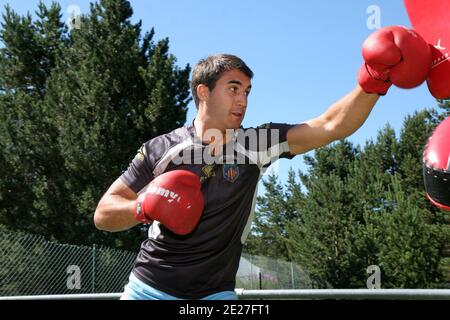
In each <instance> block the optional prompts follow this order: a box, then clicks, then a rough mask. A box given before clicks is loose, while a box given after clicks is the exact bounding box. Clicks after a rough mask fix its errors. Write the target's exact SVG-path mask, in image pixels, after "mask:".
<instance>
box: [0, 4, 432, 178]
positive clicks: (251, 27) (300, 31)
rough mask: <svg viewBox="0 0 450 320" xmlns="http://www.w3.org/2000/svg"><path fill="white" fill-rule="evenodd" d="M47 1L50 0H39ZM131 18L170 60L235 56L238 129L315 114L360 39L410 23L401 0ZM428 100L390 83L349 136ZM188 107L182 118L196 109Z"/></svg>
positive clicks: (340, 85)
mask: <svg viewBox="0 0 450 320" xmlns="http://www.w3.org/2000/svg"><path fill="white" fill-rule="evenodd" d="M38 2H39V1H38V0H26V1H12V0H0V8H1V12H4V6H5V4H7V3H9V4H10V6H11V7H12V8H13V9H14V10H15V11H17V12H18V13H21V14H24V13H26V12H27V11H30V12H31V13H33V12H34V11H35V10H36V8H37V4H38ZM44 2H45V3H46V4H50V3H51V1H47V0H45V1H44ZM57 2H59V3H60V5H61V8H62V11H63V13H64V16H63V19H64V20H66V19H68V17H69V15H70V13H71V12H72V11H73V10H74V9H75V10H77V11H79V12H81V13H82V14H86V13H88V12H89V3H90V2H91V1H85V0H67V1H66V0H61V1H57ZM130 2H131V6H132V8H133V12H134V14H133V18H132V21H134V22H137V21H139V20H142V30H143V33H144V32H146V31H149V30H150V29H151V28H152V27H154V28H155V39H156V40H158V39H162V38H166V37H168V38H169V40H170V52H171V53H172V54H174V55H175V56H176V57H177V65H179V66H180V67H184V66H185V65H186V64H188V63H189V64H190V65H191V66H194V65H195V64H196V63H197V61H198V60H200V59H201V58H205V57H207V56H208V55H210V54H215V53H232V54H235V55H238V56H239V57H241V58H242V59H243V60H244V61H245V62H246V63H247V65H249V67H250V68H251V69H252V70H253V72H254V73H255V76H254V78H253V80H252V84H253V86H252V92H251V95H250V97H249V102H248V108H247V113H246V117H245V119H244V122H243V126H244V127H250V126H257V125H260V124H263V123H266V122H284V123H291V124H297V123H301V122H304V121H306V120H309V119H312V118H315V117H317V116H320V115H321V114H322V113H323V112H325V111H326V110H327V108H328V107H330V106H331V104H333V103H334V102H336V101H337V100H339V99H340V98H341V97H343V96H344V95H345V94H347V93H348V92H350V91H351V90H352V89H353V88H354V87H355V86H356V84H357V82H356V74H357V71H358V69H359V67H360V65H361V64H362V62H363V60H362V55H361V45H362V43H363V42H364V40H365V39H366V38H367V37H368V36H369V35H370V34H371V33H372V32H374V31H376V28H379V27H385V26H389V25H405V26H408V27H410V26H411V24H410V22H409V21H408V17H407V14H406V11H405V8H404V6H403V1H402V0H370V1H368V0H342V1H336V0H316V1H304V0H300V1H294V0H277V1H274V0H272V1H263V0H259V1H257V0H228V1H207V0H190V1H182V0H132V1H130ZM435 106H436V101H435V99H434V98H433V97H432V96H431V95H430V94H429V92H428V89H427V86H426V84H422V85H421V86H419V87H417V88H415V89H411V90H404V89H399V88H396V87H392V88H391V89H390V90H389V92H388V94H387V95H386V96H384V97H381V99H380V100H379V102H378V103H377V105H376V106H375V108H374V109H373V111H372V113H371V114H370V116H369V118H368V119H367V121H366V122H365V123H364V124H363V126H362V127H361V128H360V129H359V130H358V131H357V132H356V133H354V134H353V135H352V136H350V137H348V140H350V141H352V142H353V143H355V144H359V145H364V143H365V141H367V140H368V139H375V138H376V135H377V132H378V130H380V129H382V128H383V127H384V126H385V125H386V124H387V123H390V125H391V126H392V127H393V128H394V129H395V131H396V133H397V134H398V133H399V132H400V129H401V127H402V123H403V120H404V118H405V117H406V116H407V115H408V114H412V113H414V111H416V110H422V109H424V108H431V107H435ZM195 112H196V109H195V105H194V103H193V102H191V103H190V105H189V111H188V116H187V121H188V122H190V121H192V120H193V119H194V117H195ZM289 168H292V169H294V170H299V169H300V170H302V171H305V170H306V169H307V168H306V166H305V165H304V163H303V157H302V156H301V155H299V156H297V157H295V158H294V159H292V160H285V159H282V160H279V161H278V162H277V163H276V164H275V165H273V166H272V171H273V172H274V173H276V174H278V176H279V178H280V181H281V182H284V181H286V179H287V172H288V170H289Z"/></svg>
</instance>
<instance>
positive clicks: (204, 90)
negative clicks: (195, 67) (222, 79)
mask: <svg viewBox="0 0 450 320" xmlns="http://www.w3.org/2000/svg"><path fill="white" fill-rule="evenodd" d="M197 97H198V98H199V100H200V101H205V100H207V99H208V97H209V88H208V87H207V86H206V85H204V84H199V85H198V86H197Z"/></svg>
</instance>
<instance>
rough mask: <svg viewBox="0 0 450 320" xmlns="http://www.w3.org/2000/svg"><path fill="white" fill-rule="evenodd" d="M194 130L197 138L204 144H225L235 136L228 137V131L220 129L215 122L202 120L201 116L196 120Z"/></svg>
mask: <svg viewBox="0 0 450 320" xmlns="http://www.w3.org/2000/svg"><path fill="white" fill-rule="evenodd" d="M194 128H195V133H196V135H197V137H199V138H200V139H201V140H202V142H203V143H206V144H211V143H212V144H215V145H220V144H224V143H227V142H228V141H229V140H230V139H231V138H232V137H233V136H234V134H233V135H230V134H228V135H227V130H226V129H224V128H218V126H217V125H215V124H214V123H213V121H208V119H204V118H202V117H201V116H199V114H197V116H196V117H195V119H194ZM218 135H219V136H218ZM220 135H221V136H220Z"/></svg>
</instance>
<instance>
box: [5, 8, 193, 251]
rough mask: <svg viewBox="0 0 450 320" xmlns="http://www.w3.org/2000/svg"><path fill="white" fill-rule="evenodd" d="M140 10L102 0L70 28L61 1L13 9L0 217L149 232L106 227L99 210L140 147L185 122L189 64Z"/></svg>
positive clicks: (84, 231) (125, 239)
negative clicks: (136, 13) (98, 219)
mask: <svg viewBox="0 0 450 320" xmlns="http://www.w3.org/2000/svg"><path fill="white" fill-rule="evenodd" d="M132 14H133V11H132V8H131V6H130V3H129V2H128V1H125V0H102V1H100V2H98V3H93V4H91V9H90V13H89V14H87V15H84V16H82V17H81V19H80V24H79V25H78V26H77V28H74V29H72V30H71V32H70V33H67V27H66V26H64V24H63V23H62V22H61V21H60V18H61V14H60V8H59V6H58V5H56V4H53V5H52V6H51V7H50V8H47V7H46V6H45V5H44V4H42V3H41V4H40V5H39V13H38V14H37V17H38V19H37V21H32V19H31V17H30V16H27V17H22V18H21V17H19V16H18V15H17V14H15V13H14V12H12V10H10V9H7V11H6V14H5V15H4V17H3V20H4V22H3V24H2V33H1V35H2V40H3V43H4V44H5V48H3V49H2V51H1V52H2V54H1V59H2V60H1V62H2V63H1V64H0V65H1V66H2V68H1V69H0V80H1V83H0V88H1V90H2V92H3V93H4V94H2V95H1V96H0V99H1V100H0V103H1V104H2V109H3V110H6V112H5V113H3V115H2V117H3V119H2V127H1V136H2V137H5V139H2V142H1V143H2V148H4V149H6V150H8V152H6V153H4V154H3V155H2V156H1V157H0V160H1V161H2V163H1V164H0V168H2V169H1V170H2V172H1V173H2V174H4V175H2V178H0V184H1V186H2V188H1V190H2V194H1V197H0V201H1V202H2V203H1V208H3V209H2V210H1V214H0V223H3V224H6V225H8V226H13V229H20V230H24V231H33V232H36V233H40V234H43V235H46V236H47V237H48V238H54V239H57V240H61V241H65V242H71V243H102V244H115V245H117V246H119V247H125V248H129V249H137V248H138V245H139V243H140V242H141V241H142V237H143V235H144V234H143V231H145V230H141V229H140V228H134V229H132V230H130V231H128V232H125V233H119V234H107V233H102V232H100V231H98V230H96V229H95V227H94V225H93V220H92V216H93V213H94V211H95V208H96V205H97V203H98V201H99V200H100V197H101V196H102V194H103V193H104V192H105V191H106V189H107V188H108V186H109V185H110V184H111V183H112V182H113V181H114V180H115V179H116V178H118V177H119V176H120V174H121V173H122V172H123V171H124V170H126V168H127V165H128V163H129V162H130V161H131V159H132V158H133V156H134V155H135V153H136V150H137V149H138V148H139V146H140V145H141V144H142V143H144V142H145V141H147V140H149V139H151V138H153V137H155V136H157V135H159V134H162V133H165V132H168V131H170V130H172V129H174V128H176V127H179V126H180V125H182V124H183V123H184V122H185V120H186V111H187V104H188V103H189V101H190V97H189V81H188V77H189V72H190V67H189V66H186V67H185V68H183V69H180V68H179V67H177V66H176V65H175V63H176V59H175V57H174V56H173V55H171V54H169V42H168V39H163V40H160V41H158V42H156V43H155V42H154V41H153V37H154V30H151V31H150V32H148V33H146V34H145V36H144V37H143V38H142V39H141V22H138V23H136V24H132V23H131V22H130V19H131V16H132ZM24 37H25V39H24ZM25 40H26V41H25ZM30 54H32V55H30ZM3 190H5V191H3ZM12 213H16V214H12ZM24 222H26V223H24Z"/></svg>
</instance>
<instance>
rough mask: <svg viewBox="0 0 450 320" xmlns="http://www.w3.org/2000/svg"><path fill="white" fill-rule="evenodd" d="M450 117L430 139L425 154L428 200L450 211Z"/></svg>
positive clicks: (424, 168)
mask: <svg viewBox="0 0 450 320" xmlns="http://www.w3.org/2000/svg"><path fill="white" fill-rule="evenodd" d="M449 137H450V117H449V118H447V119H445V120H444V121H442V122H441V123H440V124H439V125H438V126H437V127H436V129H435V130H434V132H433V134H432V135H431V136H430V138H429V139H428V142H427V145H426V147H425V151H424V153H423V180H424V183H425V190H426V193H427V197H428V199H429V200H430V201H431V202H432V203H433V204H434V205H436V206H438V207H439V208H441V209H444V210H450V143H449Z"/></svg>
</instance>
